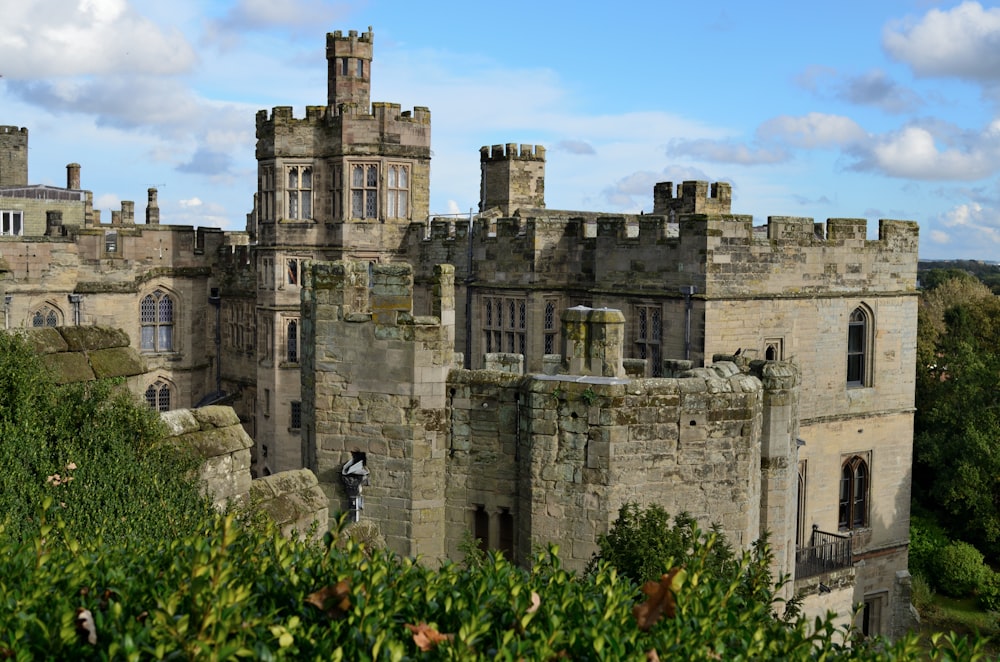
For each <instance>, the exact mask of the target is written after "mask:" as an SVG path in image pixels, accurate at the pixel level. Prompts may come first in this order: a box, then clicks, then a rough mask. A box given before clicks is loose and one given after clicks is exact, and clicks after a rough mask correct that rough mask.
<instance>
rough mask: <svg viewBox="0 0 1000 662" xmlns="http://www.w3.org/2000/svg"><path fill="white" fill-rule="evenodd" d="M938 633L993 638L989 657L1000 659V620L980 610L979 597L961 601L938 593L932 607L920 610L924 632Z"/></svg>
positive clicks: (926, 606)
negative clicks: (977, 599)
mask: <svg viewBox="0 0 1000 662" xmlns="http://www.w3.org/2000/svg"><path fill="white" fill-rule="evenodd" d="M935 632H955V633H957V634H961V635H966V636H969V637H974V636H977V635H978V636H981V637H983V638H986V639H989V640H990V641H989V644H988V647H987V654H989V655H994V656H997V657H998V658H1000V618H998V615H997V614H996V613H992V612H985V611H982V610H981V609H979V607H978V605H977V604H976V599H975V598H961V599H957V598H949V597H945V596H943V595H936V594H935V595H934V596H933V597H932V598H931V602H930V604H928V605H925V606H923V607H922V608H921V610H920V633H921V635H923V636H925V637H930V635H932V634H933V633H935Z"/></svg>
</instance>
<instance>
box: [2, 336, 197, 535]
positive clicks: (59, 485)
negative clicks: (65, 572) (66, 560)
mask: <svg viewBox="0 0 1000 662" xmlns="http://www.w3.org/2000/svg"><path fill="white" fill-rule="evenodd" d="M161 439H162V429H161V427H160V422H159V418H158V416H157V415H156V413H155V412H153V411H152V410H150V409H149V408H148V407H146V406H144V405H142V404H139V403H137V402H136V401H135V400H134V398H133V397H132V396H131V395H130V394H129V393H128V392H127V391H126V390H125V389H124V388H123V387H122V386H121V385H119V384H117V383H115V382H111V381H100V382H88V383H83V384H69V385H64V386H59V385H56V384H55V383H54V382H53V381H52V379H51V377H50V376H49V375H48V373H47V372H46V371H45V369H44V367H43V365H42V363H41V362H40V360H39V359H38V357H37V356H36V355H35V354H34V353H33V351H32V350H31V349H30V348H29V347H28V346H26V345H25V343H24V342H23V341H22V340H21V339H20V338H19V337H17V336H14V335H9V334H0V466H2V467H3V471H2V472H0V512H2V513H4V514H5V515H6V516H7V517H8V523H7V526H6V528H5V531H4V534H3V536H5V537H13V538H15V539H29V538H31V537H33V536H35V535H36V534H37V532H38V527H39V524H38V521H37V519H36V518H35V509H36V508H37V506H38V504H40V503H42V501H43V500H45V499H46V498H48V499H51V500H52V501H53V502H54V503H55V504H57V505H58V507H59V508H60V509H61V514H62V517H61V519H62V521H64V522H65V523H66V526H67V527H68V528H69V531H70V532H71V533H72V534H73V535H75V536H86V535H89V536H94V535H100V536H101V537H103V539H104V540H105V541H107V542H108V543H109V544H118V543H122V544H125V543H130V542H134V541H135V540H137V539H138V538H143V537H148V538H151V539H156V538H163V537H171V536H174V535H177V534H179V533H180V534H183V533H185V532H190V531H193V530H194V529H193V528H192V526H193V525H194V524H193V523H195V522H197V521H198V520H199V516H200V515H202V514H204V513H205V512H207V511H208V508H209V506H208V504H207V503H206V502H205V500H204V499H203V498H202V497H201V496H200V495H199V494H198V487H197V485H196V484H195V482H194V475H193V469H194V467H195V466H196V459H195V458H194V457H190V456H186V455H183V454H181V453H180V452H179V451H178V450H177V449H175V448H173V447H171V446H168V445H165V444H164V443H162V442H161Z"/></svg>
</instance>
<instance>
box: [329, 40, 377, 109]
mask: <svg viewBox="0 0 1000 662" xmlns="http://www.w3.org/2000/svg"><path fill="white" fill-rule="evenodd" d="M374 39H375V37H374V35H373V34H372V29H371V26H369V27H368V32H365V33H363V34H362V35H361V36H360V37H359V36H358V31H357V30H351V31H350V32H348V33H347V37H346V38H345V37H344V33H342V32H340V31H339V30H338V31H337V32H332V33H327V35H326V62H327V82H326V84H327V90H326V99H327V101H326V105H328V106H330V107H331V108H338V107H340V106H341V105H342V104H346V105H347V106H348V107H356V108H367V107H368V104H369V96H370V93H371V80H372V69H371V65H372V51H373V48H372V45H373V42H374Z"/></svg>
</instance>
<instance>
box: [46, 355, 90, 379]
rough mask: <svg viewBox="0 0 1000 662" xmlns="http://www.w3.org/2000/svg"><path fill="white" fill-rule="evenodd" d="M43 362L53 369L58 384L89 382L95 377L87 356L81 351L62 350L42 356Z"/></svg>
mask: <svg viewBox="0 0 1000 662" xmlns="http://www.w3.org/2000/svg"><path fill="white" fill-rule="evenodd" d="M41 358H42V363H43V364H44V365H45V366H46V367H47V368H48V369H49V370H51V371H52V375H53V377H54V378H55V381H56V383H57V384H73V383H76V382H89V381H92V380H93V379H94V371H93V370H92V369H91V368H90V363H89V362H88V361H87V357H86V356H85V355H84V354H82V353H80V352H60V353H58V354H46V355H44V356H42V357H41Z"/></svg>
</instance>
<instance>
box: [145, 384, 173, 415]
mask: <svg viewBox="0 0 1000 662" xmlns="http://www.w3.org/2000/svg"><path fill="white" fill-rule="evenodd" d="M170 400H171V398H170V385H169V384H168V383H167V382H165V381H163V380H162V379H158V380H156V381H155V382H153V383H152V384H150V385H149V386H148V387H147V388H146V404H148V405H149V406H150V407H152V408H153V409H155V410H156V411H170Z"/></svg>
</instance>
